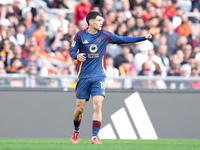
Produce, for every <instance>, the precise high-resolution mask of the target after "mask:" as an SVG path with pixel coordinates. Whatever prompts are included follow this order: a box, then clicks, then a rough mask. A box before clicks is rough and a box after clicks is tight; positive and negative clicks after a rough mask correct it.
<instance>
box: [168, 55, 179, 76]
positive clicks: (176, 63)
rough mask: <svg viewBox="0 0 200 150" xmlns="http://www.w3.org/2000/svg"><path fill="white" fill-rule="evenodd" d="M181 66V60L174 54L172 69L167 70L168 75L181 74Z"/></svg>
mask: <svg viewBox="0 0 200 150" xmlns="http://www.w3.org/2000/svg"><path fill="white" fill-rule="evenodd" d="M180 67H181V62H180V60H179V59H177V55H176V54H174V55H173V56H172V57H171V64H170V69H169V70H168V71H167V76H180Z"/></svg>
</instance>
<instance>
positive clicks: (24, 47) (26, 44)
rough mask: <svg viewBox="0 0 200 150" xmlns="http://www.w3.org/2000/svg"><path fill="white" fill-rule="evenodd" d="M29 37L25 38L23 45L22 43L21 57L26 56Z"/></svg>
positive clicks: (29, 41)
mask: <svg viewBox="0 0 200 150" xmlns="http://www.w3.org/2000/svg"><path fill="white" fill-rule="evenodd" d="M30 44H31V40H30V38H26V40H25V43H24V45H22V57H24V58H27V57H28V53H29V51H30Z"/></svg>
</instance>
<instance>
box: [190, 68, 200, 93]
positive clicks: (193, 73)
mask: <svg viewBox="0 0 200 150" xmlns="http://www.w3.org/2000/svg"><path fill="white" fill-rule="evenodd" d="M191 77H199V74H198V71H197V67H194V68H192V69H191ZM190 84H191V85H192V88H193V89H200V81H190Z"/></svg>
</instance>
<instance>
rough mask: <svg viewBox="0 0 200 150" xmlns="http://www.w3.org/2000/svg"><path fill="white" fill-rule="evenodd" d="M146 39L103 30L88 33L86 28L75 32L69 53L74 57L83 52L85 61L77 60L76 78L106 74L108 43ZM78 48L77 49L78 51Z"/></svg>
mask: <svg viewBox="0 0 200 150" xmlns="http://www.w3.org/2000/svg"><path fill="white" fill-rule="evenodd" d="M144 40H146V38H145V37H128V36H118V35H115V34H112V33H110V32H108V31H105V30H103V29H102V30H100V31H98V32H97V33H96V34H90V33H88V32H87V29H85V30H81V31H79V32H77V34H76V36H75V38H74V41H73V43H72V45H71V50H70V55H71V57H72V58H74V59H76V58H77V55H78V54H79V53H85V54H86V55H85V57H86V61H85V62H78V66H77V74H78V78H90V77H99V76H106V61H105V55H106V47H107V44H108V43H118V44H122V43H133V42H140V41H144ZM78 50H79V51H78Z"/></svg>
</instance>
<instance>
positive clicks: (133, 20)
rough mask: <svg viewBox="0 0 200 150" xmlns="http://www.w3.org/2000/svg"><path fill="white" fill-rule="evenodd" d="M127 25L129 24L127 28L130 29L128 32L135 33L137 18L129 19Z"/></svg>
mask: <svg viewBox="0 0 200 150" xmlns="http://www.w3.org/2000/svg"><path fill="white" fill-rule="evenodd" d="M126 24H127V28H128V32H129V33H130V32H133V31H134V30H136V27H135V25H136V22H135V18H134V17H131V18H129V19H127V21H126Z"/></svg>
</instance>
